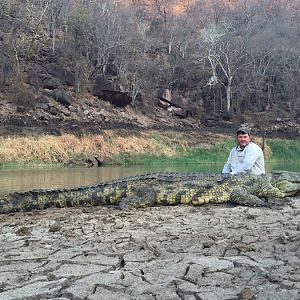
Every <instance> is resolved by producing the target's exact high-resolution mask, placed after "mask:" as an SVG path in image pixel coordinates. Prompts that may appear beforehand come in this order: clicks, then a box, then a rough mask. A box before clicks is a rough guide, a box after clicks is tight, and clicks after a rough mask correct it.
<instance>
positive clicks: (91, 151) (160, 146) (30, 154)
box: [0, 130, 300, 167]
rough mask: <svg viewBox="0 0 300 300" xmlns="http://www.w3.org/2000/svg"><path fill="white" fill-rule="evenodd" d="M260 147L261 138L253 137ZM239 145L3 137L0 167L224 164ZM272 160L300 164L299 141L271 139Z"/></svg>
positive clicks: (197, 138) (224, 138)
mask: <svg viewBox="0 0 300 300" xmlns="http://www.w3.org/2000/svg"><path fill="white" fill-rule="evenodd" d="M255 142H257V143H258V144H260V145H261V146H262V138H259V137H258V138H255ZM234 144H235V141H234V139H233V137H232V136H231V135H227V134H220V133H213V132H206V133H204V132H193V131H191V132H186V131H184V132H176V131H154V130H147V131H137V130H134V131H129V130H126V131H125V130H118V131H116V130H105V131H103V132H102V133H101V134H97V135H81V136H77V135H73V134H63V135H59V136H53V135H41V136H26V137H22V136H18V137H0V164H1V166H2V167H20V166H78V165H86V164H87V163H88V161H92V160H93V159H96V160H98V161H103V162H104V164H121V165H133V164H148V165H151V164H159V163H201V162H218V161H220V162H224V161H225V160H226V158H227V156H228V153H229V151H230V149H231V148H232V147H233V146H234ZM264 152H265V157H266V158H267V159H269V160H297V159H299V157H300V140H282V139H268V140H267V141H266V142H265V145H264Z"/></svg>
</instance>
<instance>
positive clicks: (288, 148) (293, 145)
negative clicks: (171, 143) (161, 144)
mask: <svg viewBox="0 0 300 300" xmlns="http://www.w3.org/2000/svg"><path fill="white" fill-rule="evenodd" d="M234 145H235V141H234V140H227V141H223V142H221V143H217V144H215V145H213V146H211V147H210V148H198V147H191V148H187V149H184V148H182V147H177V148H176V150H177V151H176V153H175V154H174V155H173V156H171V157H168V156H166V155H156V154H153V153H152V154H151V153H144V154H136V153H120V154H117V155H116V156H114V157H113V159H112V161H113V162H114V163H118V164H124V165H134V164H145V165H159V164H166V163H169V164H199V163H215V162H225V161H226V159H227V157H228V154H229V152H230V150H231V149H232V147H234ZM267 152H268V153H267V155H265V156H266V160H267V161H285V160H286V161H289V160H293V161H297V160H299V161H300V140H281V139H274V140H268V142H267Z"/></svg>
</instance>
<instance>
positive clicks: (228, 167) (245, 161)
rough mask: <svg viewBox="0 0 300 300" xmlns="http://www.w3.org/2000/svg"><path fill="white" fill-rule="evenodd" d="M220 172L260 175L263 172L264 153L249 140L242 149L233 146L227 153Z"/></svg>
mask: <svg viewBox="0 0 300 300" xmlns="http://www.w3.org/2000/svg"><path fill="white" fill-rule="evenodd" d="M222 173H227V174H232V175H234V174H238V173H244V174H250V175H260V174H264V173H265V162H264V154H263V152H262V150H261V148H260V147H259V146H258V145H256V144H255V143H253V142H250V143H249V144H248V145H247V146H246V147H245V148H244V149H240V148H239V147H238V146H237V147H234V148H233V149H232V150H231V151H230V154H229V157H228V160H227V162H226V164H225V165H224V168H223V171H222Z"/></svg>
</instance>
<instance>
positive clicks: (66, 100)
mask: <svg viewBox="0 0 300 300" xmlns="http://www.w3.org/2000/svg"><path fill="white" fill-rule="evenodd" d="M46 93H47V95H48V96H51V97H52V98H53V99H54V100H56V101H57V102H58V103H60V104H62V105H64V106H70V105H71V104H72V103H73V102H74V98H73V97H72V96H71V95H70V94H69V93H68V92H66V91H65V90H61V89H57V90H52V91H51V90H48V91H46Z"/></svg>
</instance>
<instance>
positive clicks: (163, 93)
mask: <svg viewBox="0 0 300 300" xmlns="http://www.w3.org/2000/svg"><path fill="white" fill-rule="evenodd" d="M156 98H158V99H160V100H163V101H167V102H171V99H172V92H171V90H170V89H166V88H158V89H157V90H156Z"/></svg>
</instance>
